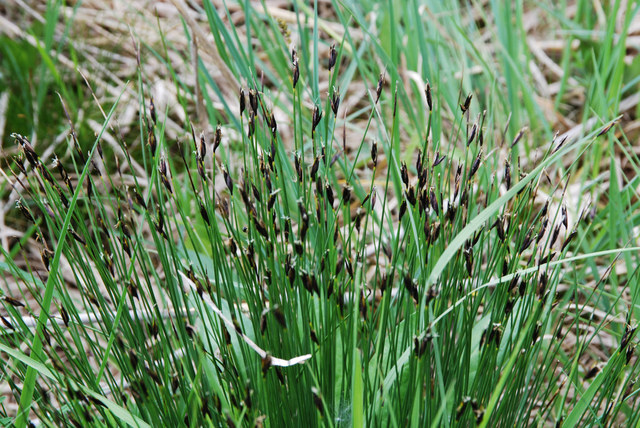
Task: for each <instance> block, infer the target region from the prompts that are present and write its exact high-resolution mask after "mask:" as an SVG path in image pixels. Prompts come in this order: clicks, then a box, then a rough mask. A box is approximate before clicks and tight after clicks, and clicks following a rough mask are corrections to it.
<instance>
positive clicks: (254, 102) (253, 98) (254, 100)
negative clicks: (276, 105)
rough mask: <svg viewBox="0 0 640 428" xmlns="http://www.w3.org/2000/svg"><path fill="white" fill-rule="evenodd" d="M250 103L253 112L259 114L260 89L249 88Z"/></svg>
mask: <svg viewBox="0 0 640 428" xmlns="http://www.w3.org/2000/svg"><path fill="white" fill-rule="evenodd" d="M249 104H250V105H251V110H252V111H253V114H254V115H256V114H258V91H256V90H255V89H249Z"/></svg>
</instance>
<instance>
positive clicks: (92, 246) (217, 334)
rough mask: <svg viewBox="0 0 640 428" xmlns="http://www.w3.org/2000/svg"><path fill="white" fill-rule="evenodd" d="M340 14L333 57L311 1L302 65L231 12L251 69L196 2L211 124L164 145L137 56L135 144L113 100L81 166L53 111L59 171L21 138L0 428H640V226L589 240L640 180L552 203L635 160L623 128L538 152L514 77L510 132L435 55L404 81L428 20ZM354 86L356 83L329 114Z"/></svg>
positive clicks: (1, 343) (74, 137) (538, 124)
mask: <svg viewBox="0 0 640 428" xmlns="http://www.w3.org/2000/svg"><path fill="white" fill-rule="evenodd" d="M409 3H411V2H409ZM341 5H342V7H337V8H336V11H335V13H336V15H337V20H338V21H339V22H341V23H342V24H343V26H344V27H343V29H344V37H343V38H342V40H338V39H337V38H336V39H335V40H332V41H330V42H329V43H327V44H326V49H325V47H322V42H321V40H320V36H319V28H320V26H321V25H324V24H323V23H322V22H320V23H319V22H318V14H317V12H313V10H312V9H309V8H308V7H307V6H305V5H302V4H298V3H295V11H296V12H297V13H298V16H305V14H309V13H310V15H309V16H310V17H312V18H314V19H315V21H314V24H313V26H312V27H311V28H312V30H311V31H310V30H309V29H308V27H306V26H303V25H302V24H299V25H300V26H299V28H298V30H299V37H300V40H301V43H300V46H299V47H297V48H296V49H289V48H288V47H287V40H286V39H287V37H290V34H289V35H288V33H287V26H286V25H285V24H284V23H282V22H278V21H276V20H274V19H273V18H272V17H271V18H269V19H267V17H266V15H268V14H267V11H268V9H267V8H266V7H265V8H264V9H262V10H259V9H252V8H250V7H246V8H244V12H245V14H246V16H247V18H246V19H247V28H248V29H247V33H248V34H251V33H252V32H254V33H255V37H256V38H257V40H258V41H259V42H260V43H261V44H262V45H263V46H268V45H269V46H272V47H271V48H270V49H268V50H265V52H264V55H258V53H257V52H254V50H253V48H252V47H248V48H246V49H244V47H243V45H242V41H241V39H240V38H239V36H238V34H237V32H236V29H235V28H233V27H230V28H228V27H226V26H225V25H223V21H222V20H223V18H224V15H223V14H221V13H220V12H219V10H216V9H215V8H214V7H213V5H212V4H210V3H209V2H205V8H204V9H205V12H206V13H207V16H208V19H209V24H210V26H211V29H212V30H213V33H214V35H215V44H216V47H217V49H218V51H219V54H220V57H221V58H223V59H224V61H225V64H226V66H227V67H228V69H229V72H230V73H232V74H233V75H234V76H235V77H236V78H237V80H238V81H240V82H243V84H241V85H239V86H240V87H239V88H238V90H237V91H236V90H235V88H234V90H233V92H234V93H235V96H234V98H233V99H231V98H229V97H224V96H223V95H226V93H228V92H229V91H228V89H227V88H221V87H220V86H218V84H217V83H216V82H215V79H213V78H211V75H210V74H209V71H208V70H207V68H206V67H204V66H203V65H202V64H199V66H198V67H197V78H198V81H197V84H196V87H197V90H198V91H201V92H199V93H201V95H202V98H201V99H200V100H199V102H201V103H202V107H203V108H204V111H206V115H207V119H208V121H209V123H208V124H205V123H204V122H202V121H201V122H200V123H198V121H196V120H194V122H193V123H187V124H186V125H185V129H184V132H183V133H182V135H181V136H180V137H179V138H178V139H177V140H175V139H173V138H169V137H168V135H167V132H166V124H167V120H168V119H167V114H166V111H160V110H159V109H158V107H157V106H156V105H155V103H154V100H153V94H152V93H151V92H150V91H149V89H148V87H147V86H146V85H145V80H144V79H143V75H142V72H143V70H144V65H145V64H144V62H141V63H140V67H139V70H138V73H139V74H138V81H137V85H136V88H137V91H138V97H139V100H140V111H141V112H142V114H141V115H140V117H139V123H138V125H139V126H138V132H139V134H140V135H139V141H138V142H137V144H136V145H135V147H132V145H131V144H129V143H127V140H126V139H125V138H123V137H122V136H121V132H120V130H119V128H118V125H117V122H116V121H115V120H113V115H114V112H115V111H116V110H117V108H118V103H119V101H118V100H117V99H116V100H115V101H114V102H113V103H112V104H111V105H110V106H109V108H105V109H104V110H102V107H101V108H100V110H101V112H102V114H103V115H104V124H103V126H102V129H101V130H100V132H99V133H98V134H97V136H96V137H95V139H93V144H92V145H91V146H90V149H89V150H86V148H85V149H84V150H83V148H82V145H81V144H80V140H81V138H82V137H81V136H79V135H78V134H77V133H76V131H75V127H74V123H73V119H72V118H71V116H70V115H69V114H68V113H67V115H66V121H67V122H66V126H68V127H69V129H70V132H69V136H68V143H69V146H70V148H71V150H70V153H69V154H68V156H67V157H66V159H65V160H64V161H61V160H59V158H58V157H54V159H58V160H56V161H54V162H53V163H51V162H50V161H45V160H44V159H43V157H42V156H43V155H42V152H40V151H39V150H36V149H35V148H34V147H33V145H32V144H31V142H30V139H29V138H28V137H26V136H23V135H19V134H13V139H14V140H15V143H16V145H17V146H18V147H19V150H20V155H19V156H16V157H14V158H13V159H11V160H10V162H8V163H7V166H6V167H5V168H3V171H5V174H6V175H7V176H10V177H8V178H7V180H8V182H10V183H11V186H12V188H13V189H15V191H16V192H17V193H18V194H19V202H18V204H17V207H16V208H17V209H16V213H17V212H19V213H20V215H21V216H22V217H23V221H24V224H26V225H27V227H28V230H29V231H30V232H29V236H33V237H34V238H35V241H36V243H37V245H31V246H30V247H29V248H25V246H22V247H21V245H22V243H20V245H18V246H16V247H15V248H14V249H8V248H7V249H5V248H3V249H2V255H3V259H2V260H3V261H2V270H3V272H4V273H5V275H6V276H5V279H4V289H3V295H2V298H1V299H2V304H3V306H2V312H0V314H1V316H2V318H0V320H1V321H2V323H3V326H4V330H3V331H2V334H1V335H0V351H2V352H3V353H4V355H6V356H7V358H6V359H5V360H4V361H5V362H4V363H2V364H1V365H0V368H1V369H2V376H3V382H4V381H6V382H7V383H8V384H9V385H10V388H11V391H12V393H13V396H14V399H15V401H16V402H18V403H19V405H20V407H19V410H18V413H17V416H16V424H17V425H19V426H24V425H25V424H26V423H27V421H28V419H29V418H32V417H35V418H37V419H38V420H39V421H41V422H42V423H44V424H45V425H65V424H69V423H71V424H74V425H77V426H86V425H96V426H102V425H108V426H112V425H114V426H118V425H131V426H168V425H176V426H184V425H186V426H220V425H224V424H226V425H228V426H240V425H243V426H244V425H260V426H264V425H266V426H298V425H314V426H315V425H328V426H346V425H352V426H363V425H366V426H387V425H391V426H406V425H416V426H423V425H426V424H430V425H434V426H436V425H444V426H451V425H455V426H457V425H460V426H469V425H474V424H478V425H480V426H496V425H497V426H503V425H504V426H507V425H518V426H520V425H526V424H535V425H552V424H559V423H560V424H561V423H563V422H564V423H566V424H568V426H574V425H576V424H579V423H583V424H595V423H597V424H602V425H608V424H615V423H619V422H620V421H622V420H626V421H629V422H630V423H633V422H635V421H637V420H638V416H639V412H638V406H637V404H636V399H635V396H636V394H635V389H634V384H635V379H636V378H637V375H638V363H637V358H636V357H635V356H634V350H635V343H636V340H635V325H636V321H635V319H636V317H635V313H636V307H635V305H636V300H637V287H636V286H635V285H636V284H637V267H636V268H633V269H631V267H632V266H634V260H635V258H637V250H638V247H637V246H636V245H637V244H636V241H635V240H636V239H637V237H636V235H634V234H633V231H632V229H624V230H623V232H622V233H621V234H620V235H619V236H617V235H616V233H615V232H613V231H611V230H608V229H607V226H608V225H610V224H611V223H612V222H614V219H616V218H618V219H620V218H622V217H625V216H627V215H630V213H632V212H633V208H634V207H635V206H636V205H637V197H636V193H635V189H634V187H633V184H634V183H635V181H636V180H637V179H636V178H634V179H631V180H629V183H628V185H627V186H626V187H621V188H618V187H615V188H613V189H609V192H608V193H607V195H608V198H609V199H610V200H611V201H612V202H611V203H610V204H609V205H608V206H607V207H603V206H601V205H599V204H598V203H597V201H594V202H593V203H591V204H588V203H587V202H585V201H584V200H583V199H582V198H581V197H578V198H577V200H578V202H577V206H576V205H575V204H576V202H575V200H576V199H575V198H573V197H570V194H571V193H573V192H574V191H573V190H571V186H574V185H575V182H574V181H573V180H572V179H571V177H572V173H573V174H575V173H576V171H577V172H580V171H581V169H583V168H584V162H586V161H585V158H587V157H589V156H590V155H592V154H596V155H597V153H598V151H602V150H605V149H603V147H604V146H606V145H607V144H608V145H609V147H610V148H611V147H613V146H614V144H620V145H621V146H622V147H625V148H626V147H627V146H626V145H624V144H623V143H621V142H620V139H619V138H618V137H617V135H618V134H615V132H616V131H617V130H618V127H617V126H616V123H617V122H616V121H615V120H614V121H600V122H599V123H595V122H592V124H591V125H589V124H586V125H585V131H584V133H582V134H580V133H568V134H565V135H558V134H556V136H555V137H554V136H553V134H551V133H550V132H548V129H546V128H548V124H547V123H546V122H545V119H544V118H543V117H542V116H538V113H539V109H538V108H537V107H535V105H534V104H532V103H530V101H531V99H530V97H529V95H528V94H525V93H523V92H522V90H523V89H526V85H528V83H527V82H526V81H524V80H518V69H517V68H516V67H515V66H512V65H509V66H508V67H507V68H508V69H509V70H510V71H509V73H508V74H509V75H510V76H511V77H507V81H506V83H507V85H506V87H505V88H501V89H500V90H503V89H504V90H505V91H506V93H507V94H508V97H509V99H510V100H511V103H512V104H511V107H512V108H513V109H514V115H513V116H509V115H508V114H506V110H505V108H504V107H503V106H499V105H497V104H496V103H495V99H494V98H492V97H487V96H485V95H483V94H482V91H481V90H479V89H481V88H474V87H467V86H469V83H468V80H471V79H463V80H462V83H460V79H458V80H456V81H453V80H451V79H448V80H445V79H444V78H443V77H442V76H441V75H440V74H439V73H438V72H436V71H433V70H431V69H430V68H429V67H431V65H429V64H425V68H423V69H422V72H423V74H422V76H418V78H417V79H416V80H420V85H416V84H415V82H413V81H412V82H411V83H409V84H406V83H405V81H404V80H403V79H402V78H401V77H402V76H400V74H399V72H398V68H397V65H398V63H399V61H398V57H399V52H398V48H399V44H398V41H397V40H396V35H397V34H398V33H399V32H400V31H401V30H403V31H404V30H406V32H407V33H410V32H411V31H413V30H415V31H418V30H420V31H424V30H425V28H424V26H423V25H422V23H420V21H419V20H417V17H415V19H416V21H407V22H408V24H407V28H401V26H400V24H394V23H395V22H396V21H395V19H394V17H393V13H392V15H391V16H390V17H389V20H388V22H384V23H383V24H384V25H386V26H389V28H388V31H387V32H383V33H382V35H381V40H380V42H377V41H373V42H370V45H366V44H362V45H358V44H357V43H355V42H353V40H352V39H351V37H352V35H351V33H350V31H352V30H353V28H351V27H349V26H347V25H346V24H347V23H348V21H349V19H351V20H353V21H355V22H356V23H357V24H358V26H359V27H360V28H359V29H360V30H361V31H364V32H367V31H369V30H368V28H369V27H368V26H367V25H365V24H366V21H365V18H364V16H363V14H362V12H363V10H361V9H358V8H355V7H350V6H347V5H343V4H341ZM369 6H370V5H369ZM367 7H368V4H367V2H365V4H364V6H363V9H364V11H366V10H367V9H366V8H367ZM416 8H417V6H416ZM315 10H317V7H316V9H315ZM391 10H393V8H391ZM309 11H311V12H309ZM400 12H402V13H405V14H406V16H407V17H409V16H411V13H410V12H411V10H410V9H407V10H404V9H401V10H400ZM503 12H505V13H506V12H507V11H503ZM516 13H522V10H520V9H518V8H516ZM347 16H349V18H347ZM500 17H501V18H500V19H506V18H502V15H500ZM261 19H265V20H266V22H267V24H268V25H256V22H257V20H261ZM447 19H448V18H447ZM185 22H186V24H185V28H186V27H187V26H188V25H190V23H189V21H188V19H186V18H185ZM396 25H397V26H396ZM496 25H498V27H499V29H500V37H501V39H503V42H505V43H506V41H507V39H508V38H509V37H510V36H509V34H508V33H505V34H502V31H507V32H508V31H512V30H508V29H507V28H506V27H504V25H505V23H504V22H502V23H501V22H498V23H496ZM330 28H331V27H327V28H325V30H326V31H330ZM456 37H457V38H459V39H460V41H461V43H462V44H464V45H466V44H467V43H468V42H469V40H468V36H466V35H465V32H464V31H460V32H459V33H456ZM268 42H272V43H271V44H268ZM410 43H419V46H417V48H418V49H417V50H418V51H420V52H422V53H423V54H426V53H428V52H429V50H430V49H432V47H430V46H426V45H425V44H421V43H420V42H415V41H413V40H412V41H411V42H410ZM407 49H408V48H407ZM510 49H515V50H516V51H517V49H516V48H515V47H511V48H510ZM510 49H508V50H505V57H504V58H503V60H504V61H505V62H507V63H508V62H509V60H510V59H513V57H512V56H509V55H510ZM321 52H322V53H321ZM407 52H408V51H404V53H405V54H406V53H407ZM434 54H436V55H441V53H438V52H436V51H434ZM610 56H612V57H613V58H616V59H617V58H618V57H616V56H615V55H611V53H610ZM409 60H410V61H411V62H415V61H416V60H417V58H413V57H411V58H409ZM422 60H423V61H426V59H425V58H424V57H423V58H422ZM378 62H380V63H382V64H383V66H382V67H380V66H379V65H378V64H377V63H378ZM258 70H259V72H258ZM354 76H356V77H357V78H358V79H360V80H359V82H363V83H362V85H363V87H364V91H363V92H362V93H361V95H362V96H361V97H360V99H359V100H358V101H357V104H356V105H349V104H347V105H345V103H344V99H345V95H351V94H350V93H349V85H350V83H351V81H352V79H355V78H356V77H354ZM485 78H486V76H485V77H483V78H482V79H485ZM176 79H177V78H176ZM482 79H473V80H474V84H477V83H482V82H483V81H484V80H482ZM425 82H429V83H425ZM177 83H178V82H177ZM321 87H322V89H321ZM456 88H457V89H456ZM474 89H478V90H475V91H474ZM496 91H498V89H496ZM519 91H520V93H521V94H522V97H523V98H524V100H525V103H524V105H525V109H521V107H516V106H515V104H517V100H518V93H519ZM210 92H211V93H213V94H216V96H217V97H218V98H216V105H217V106H218V107H219V108H216V107H215V106H214V102H213V98H212V96H211V95H210ZM62 99H63V97H61V100H62ZM350 99H353V98H350ZM527 100H528V101H527ZM483 103H486V104H483ZM62 105H63V106H65V104H64V101H63V102H62ZM63 110H64V111H66V107H64V108H63ZM516 110H517V113H516ZM354 111H355V112H354ZM603 111H608V110H607V109H606V108H605V107H603ZM527 116H528V117H530V124H531V126H532V127H533V126H535V129H536V131H539V132H540V133H539V134H530V133H528V132H527V131H526V130H525V129H524V128H523V127H522V126H521V125H523V122H525V117H527ZM603 116H604V117H608V115H603ZM362 118H364V119H362ZM612 119H615V116H614V117H612ZM534 123H535V125H534ZM107 134H109V135H110V136H112V137H113V138H114V139H115V140H116V144H117V147H118V148H119V149H120V150H114V152H115V153H118V154H117V155H116V156H106V155H105V153H104V152H103V150H102V141H103V138H104V137H105V136H106V135H107ZM538 135H542V136H544V137H538ZM547 136H548V137H549V138H548V139H546V137H547ZM84 138H85V139H86V137H84ZM541 140H543V141H541ZM545 142H546V144H545ZM603 142H604V145H603ZM85 144H86V143H85ZM134 144H135V143H134ZM85 147H86V146H85ZM629 153H630V152H629ZM60 159H63V156H62V154H61V155H60ZM567 159H570V161H569V162H567V161H566V160H567ZM628 159H629V162H630V163H631V165H637V164H636V159H635V157H634V155H632V154H629V158H628ZM141 169H142V172H143V174H141V173H140V170H141ZM587 174H588V173H587ZM578 185H579V186H580V187H579V192H578V193H581V192H582V191H586V190H587V189H588V184H585V183H583V184H578ZM636 217H637V216H636ZM636 217H632V218H631V223H632V224H633V225H635V223H636V222H637V219H636ZM619 237H624V242H622V243H621V241H620V239H619ZM36 248H37V249H38V251H39V253H40V254H39V256H40V259H41V261H40V262H37V261H34V258H33V257H32V255H31V256H30V255H29V254H27V251H33V249H36ZM621 259H625V267H626V268H627V269H626V270H620V271H619V269H617V266H619V264H618V261H619V260H621ZM14 284H15V285H17V287H16V286H12V285H14ZM605 340H606V341H607V343H606V344H603V343H601V342H603V341H605ZM25 344H28V347H27V346H25ZM585 355H586V356H588V357H589V361H591V362H596V363H595V364H592V366H591V367H590V368H588V369H587V370H585V367H584V356H585Z"/></svg>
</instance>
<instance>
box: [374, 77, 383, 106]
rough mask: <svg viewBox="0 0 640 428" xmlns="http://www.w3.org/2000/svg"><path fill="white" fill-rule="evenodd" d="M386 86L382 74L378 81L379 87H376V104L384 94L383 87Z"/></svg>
mask: <svg viewBox="0 0 640 428" xmlns="http://www.w3.org/2000/svg"><path fill="white" fill-rule="evenodd" d="M383 84H384V74H382V73H380V78H379V79H378V86H377V87H376V102H375V103H376V104H378V101H379V100H380V95H381V94H382V85H383Z"/></svg>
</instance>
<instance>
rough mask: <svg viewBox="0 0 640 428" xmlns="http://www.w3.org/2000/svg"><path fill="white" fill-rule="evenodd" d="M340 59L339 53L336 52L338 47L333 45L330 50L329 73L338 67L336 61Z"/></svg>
mask: <svg viewBox="0 0 640 428" xmlns="http://www.w3.org/2000/svg"><path fill="white" fill-rule="evenodd" d="M337 59H338V53H337V52H336V45H335V44H333V45H331V48H329V71H331V69H332V68H333V66H334V65H336V60H337Z"/></svg>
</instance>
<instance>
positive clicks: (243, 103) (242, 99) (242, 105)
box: [214, 88, 247, 151]
mask: <svg viewBox="0 0 640 428" xmlns="http://www.w3.org/2000/svg"><path fill="white" fill-rule="evenodd" d="M246 102H247V99H246V97H245V95H244V89H242V88H240V116H242V113H244V111H245V109H246V108H247V106H246ZM214 151H215V150H214Z"/></svg>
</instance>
